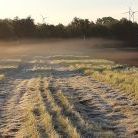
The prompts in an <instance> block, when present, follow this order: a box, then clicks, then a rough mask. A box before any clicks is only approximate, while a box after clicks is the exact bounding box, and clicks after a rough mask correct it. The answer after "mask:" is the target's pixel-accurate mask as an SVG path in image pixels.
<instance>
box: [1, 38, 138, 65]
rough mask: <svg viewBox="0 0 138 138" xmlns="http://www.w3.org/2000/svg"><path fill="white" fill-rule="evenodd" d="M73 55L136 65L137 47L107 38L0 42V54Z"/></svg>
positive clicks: (4, 55)
mask: <svg viewBox="0 0 138 138" xmlns="http://www.w3.org/2000/svg"><path fill="white" fill-rule="evenodd" d="M40 55H41V56H42V55H43V56H51V55H73V56H89V57H91V58H98V59H101V58H102V59H109V60H113V61H116V62H118V63H123V64H128V65H135V66H138V49H137V48H136V47H132V46H131V45H127V44H125V43H123V42H121V41H115V40H107V39H87V40H83V39H67V40H62V39H57V40H56V39H50V40H34V39H33V40H18V41H8V42H0V56H1V57H2V58H4V57H5V58H7V57H9V56H11V57H16V56H40Z"/></svg>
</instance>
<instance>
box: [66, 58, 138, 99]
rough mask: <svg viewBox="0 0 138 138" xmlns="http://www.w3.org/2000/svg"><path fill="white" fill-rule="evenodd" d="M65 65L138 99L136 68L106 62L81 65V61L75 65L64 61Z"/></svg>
mask: <svg viewBox="0 0 138 138" xmlns="http://www.w3.org/2000/svg"><path fill="white" fill-rule="evenodd" d="M64 63H65V65H67V64H68V65H69V66H70V69H72V70H78V71H80V72H82V73H85V74H87V75H91V76H92V77H93V78H95V79H96V80H99V81H103V82H106V83H109V84H112V85H113V86H114V87H117V88H119V89H120V90H122V91H124V92H126V93H127V94H128V95H129V96H131V97H133V98H134V99H138V93H137V92H138V68H136V67H128V66H127V65H119V64H115V63H114V62H112V61H106V60H93V62H89V63H87V64H86V62H85V63H84V62H83V61H82V63H81V60H80V61H79V62H77V63H76V62H75V64H74V63H73V61H72V62H69V61H67V62H65V61H64ZM66 63H67V64H66Z"/></svg>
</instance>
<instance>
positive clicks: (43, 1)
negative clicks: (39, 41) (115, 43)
mask: <svg viewBox="0 0 138 138" xmlns="http://www.w3.org/2000/svg"><path fill="white" fill-rule="evenodd" d="M129 7H131V8H132V9H133V10H136V11H138V0H0V18H1V19H4V18H11V19H13V18H14V17H16V16H18V17H20V18H26V17H27V16H31V17H32V18H34V19H35V21H36V23H38V22H42V21H43V20H42V16H43V17H47V18H46V23H48V24H58V23H63V24H65V25H66V24H68V23H69V22H71V21H72V19H73V18H74V17H79V18H85V19H86V18H87V19H89V20H92V21H96V19H97V18H101V17H106V16H112V17H114V18H116V19H121V18H123V17H125V18H128V15H127V14H122V13H124V12H127V11H128V9H129ZM135 20H136V21H137V22H138V13H137V14H136V15H135Z"/></svg>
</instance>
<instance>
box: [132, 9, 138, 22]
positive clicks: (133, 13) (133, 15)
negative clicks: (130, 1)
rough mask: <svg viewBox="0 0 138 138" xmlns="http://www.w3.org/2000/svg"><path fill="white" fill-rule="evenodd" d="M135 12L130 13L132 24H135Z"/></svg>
mask: <svg viewBox="0 0 138 138" xmlns="http://www.w3.org/2000/svg"><path fill="white" fill-rule="evenodd" d="M137 12H138V11H133V12H132V15H131V17H132V18H133V22H135V14H136V13H137Z"/></svg>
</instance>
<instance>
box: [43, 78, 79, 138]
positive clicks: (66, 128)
mask: <svg viewBox="0 0 138 138" xmlns="http://www.w3.org/2000/svg"><path fill="white" fill-rule="evenodd" d="M41 92H42V97H43V100H44V102H45V105H46V108H47V109H48V110H49V113H50V114H51V115H52V116H53V123H54V127H55V130H56V131H57V132H58V133H59V134H60V136H61V137H69V138H80V134H79V133H78V132H77V130H76V127H74V126H73V125H72V123H71V122H70V120H69V118H68V117H66V116H64V115H63V114H62V112H61V108H60V107H59V106H58V105H57V104H56V102H55V99H54V98H53V96H52V94H51V91H50V90H49V89H48V82H47V80H46V79H43V81H42V82H41Z"/></svg>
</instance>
